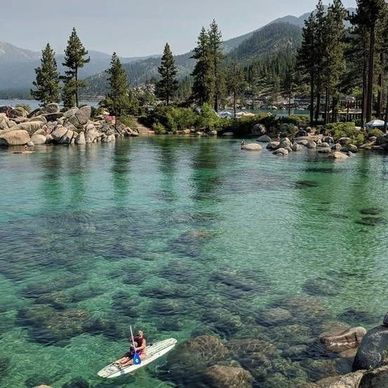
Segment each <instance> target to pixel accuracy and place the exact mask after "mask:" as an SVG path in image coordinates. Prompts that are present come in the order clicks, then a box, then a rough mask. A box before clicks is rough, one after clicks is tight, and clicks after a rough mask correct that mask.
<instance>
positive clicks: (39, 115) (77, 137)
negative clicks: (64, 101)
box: [0, 104, 139, 147]
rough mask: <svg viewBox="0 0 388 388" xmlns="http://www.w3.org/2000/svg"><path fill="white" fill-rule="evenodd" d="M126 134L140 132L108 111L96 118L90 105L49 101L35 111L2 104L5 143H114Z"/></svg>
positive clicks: (0, 133)
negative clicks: (61, 104)
mask: <svg viewBox="0 0 388 388" xmlns="http://www.w3.org/2000/svg"><path fill="white" fill-rule="evenodd" d="M124 136H139V132H138V131H136V130H133V129H131V128H129V127H127V126H125V125H123V124H118V125H115V123H114V121H113V120H112V119H111V117H110V116H109V115H108V114H106V115H100V116H97V117H95V118H92V108H91V107H90V106H84V107H81V108H71V109H69V110H68V111H65V112H61V111H60V108H59V105H58V104H49V105H47V106H46V107H44V108H40V109H36V110H34V111H33V112H31V113H28V112H27V111H26V110H25V109H23V108H21V107H18V108H9V107H2V108H0V145H2V146H28V147H33V146H34V145H42V144H78V145H84V144H91V143H97V142H101V143H111V142H114V141H115V140H116V138H117V137H124Z"/></svg>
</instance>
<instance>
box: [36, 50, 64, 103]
mask: <svg viewBox="0 0 388 388" xmlns="http://www.w3.org/2000/svg"><path fill="white" fill-rule="evenodd" d="M35 73H36V80H35V81H34V82H33V85H34V86H35V88H36V89H35V90H31V95H32V96H33V97H34V98H35V99H36V100H38V101H40V105H41V106H45V105H47V104H49V103H51V102H59V101H60V86H59V72H58V69H57V62H56V60H55V52H54V50H53V49H52V48H51V47H50V44H49V43H47V45H46V47H45V49H44V50H42V58H41V60H40V67H37V68H36V69H35Z"/></svg>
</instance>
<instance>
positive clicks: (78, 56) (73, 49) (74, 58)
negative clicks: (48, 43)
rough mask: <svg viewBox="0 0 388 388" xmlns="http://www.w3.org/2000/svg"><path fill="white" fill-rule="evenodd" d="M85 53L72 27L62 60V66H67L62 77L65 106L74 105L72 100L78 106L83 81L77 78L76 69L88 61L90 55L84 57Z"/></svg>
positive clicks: (86, 53)
mask: <svg viewBox="0 0 388 388" xmlns="http://www.w3.org/2000/svg"><path fill="white" fill-rule="evenodd" d="M86 55H88V52H87V50H86V49H85V47H84V46H83V44H82V42H81V40H80V39H79V37H78V35H77V31H76V29H75V28H73V31H72V32H71V35H70V37H69V40H68V41H67V47H66V50H65V58H64V62H63V66H65V67H66V68H67V70H66V71H65V74H66V75H65V76H64V77H62V79H63V82H64V89H65V90H64V97H63V102H64V105H65V107H66V108H71V107H72V106H74V102H75V105H76V106H78V90H79V88H82V87H84V86H85V82H84V81H81V80H79V79H78V70H79V69H80V68H82V67H84V66H85V64H86V63H89V62H90V57H88V58H85V56H86ZM72 95H73V96H72Z"/></svg>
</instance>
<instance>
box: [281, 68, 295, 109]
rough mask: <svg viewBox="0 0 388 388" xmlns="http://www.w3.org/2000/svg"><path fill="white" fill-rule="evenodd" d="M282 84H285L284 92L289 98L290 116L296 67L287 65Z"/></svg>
mask: <svg viewBox="0 0 388 388" xmlns="http://www.w3.org/2000/svg"><path fill="white" fill-rule="evenodd" d="M282 86H283V90H284V94H285V96H286V97H287V100H288V115H289V116H290V115H291V99H292V96H293V93H294V89H295V74H294V67H293V66H291V65H290V66H288V67H287V70H286V74H285V76H284V79H283V85H282Z"/></svg>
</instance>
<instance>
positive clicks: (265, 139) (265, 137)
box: [256, 135, 272, 143]
mask: <svg viewBox="0 0 388 388" xmlns="http://www.w3.org/2000/svg"><path fill="white" fill-rule="evenodd" d="M256 141H258V142H259V143H270V142H271V141H272V139H271V138H270V137H269V136H268V135H262V136H260V137H259V138H257V139H256Z"/></svg>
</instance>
